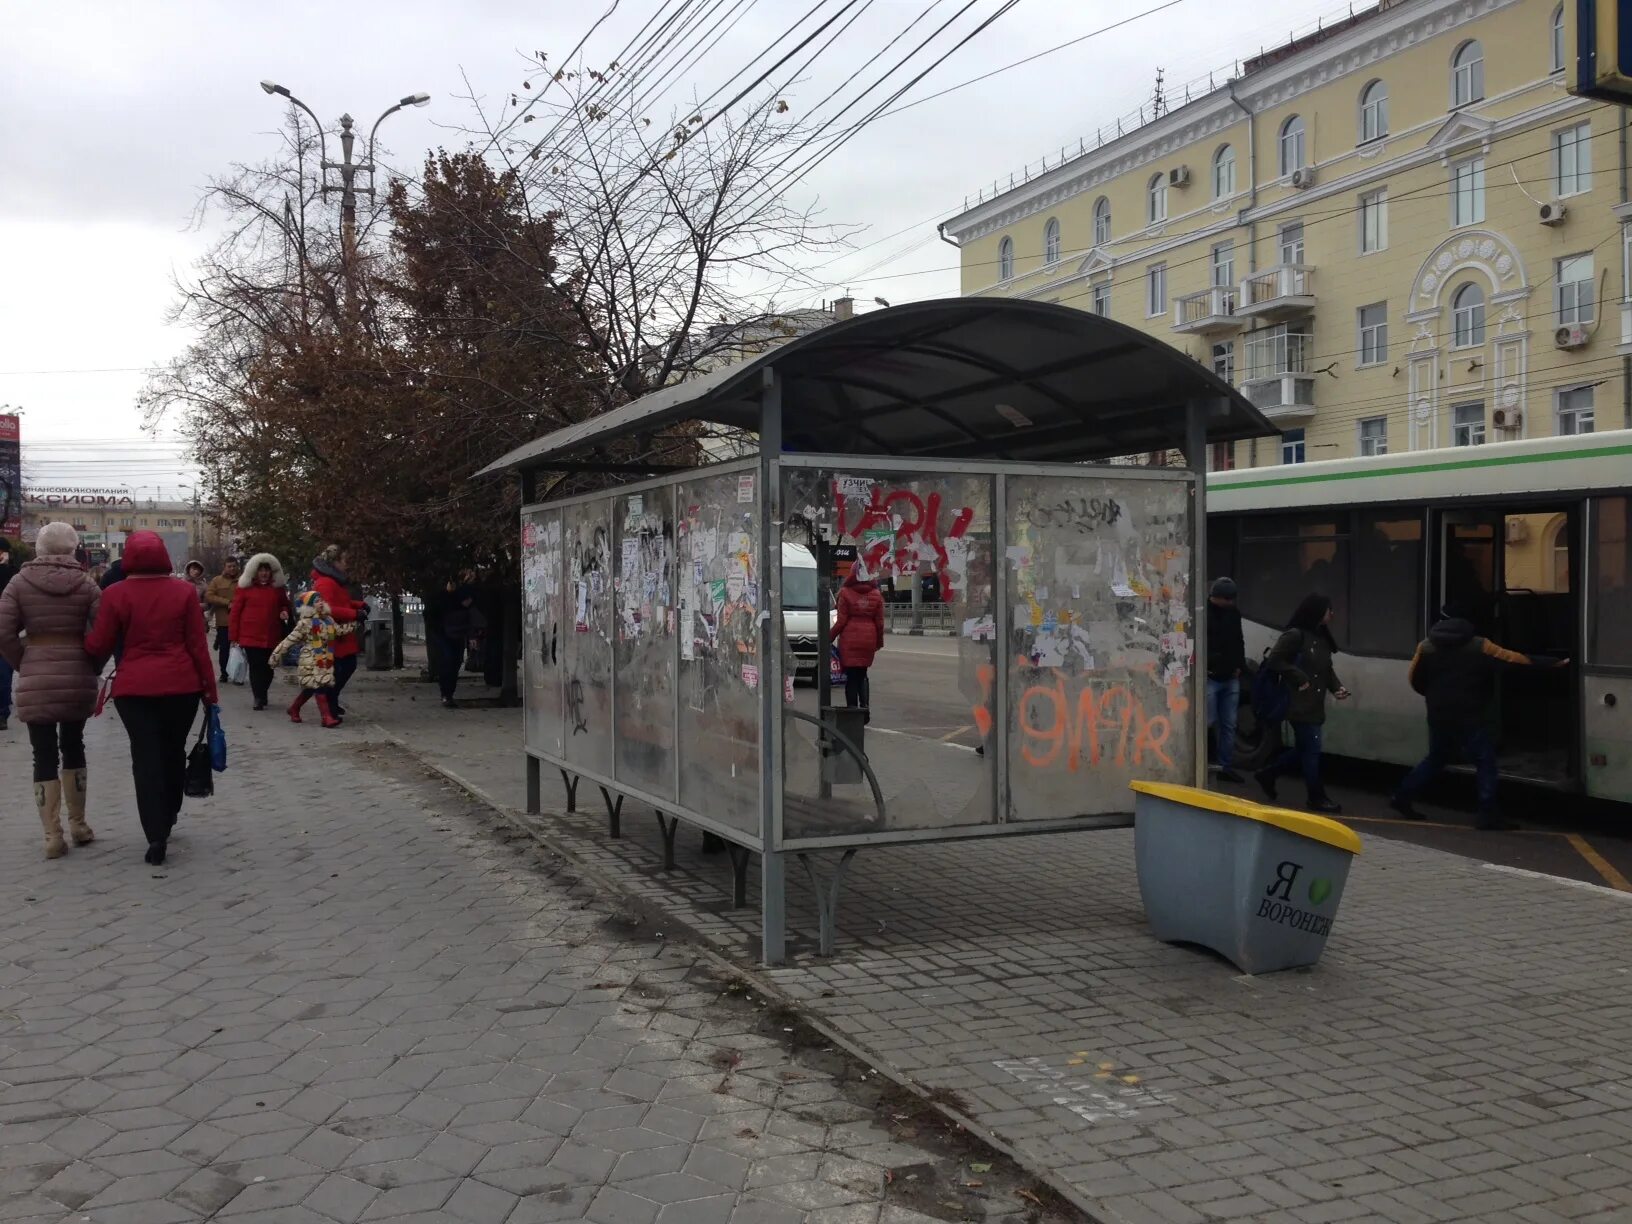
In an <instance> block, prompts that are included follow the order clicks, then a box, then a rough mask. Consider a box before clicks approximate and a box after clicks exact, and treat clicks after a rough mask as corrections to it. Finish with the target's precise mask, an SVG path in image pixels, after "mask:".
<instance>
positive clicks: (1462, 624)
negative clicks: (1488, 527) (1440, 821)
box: [1389, 608, 1570, 829]
mask: <svg viewBox="0 0 1632 1224" xmlns="http://www.w3.org/2000/svg"><path fill="white" fill-rule="evenodd" d="M1461 611H1462V609H1460V608H1456V609H1453V608H1446V609H1445V610H1444V613H1443V615H1444V618H1445V619H1443V620H1441V621H1440V622H1439V623H1438V624H1437V625H1435V626H1434V627H1433V628H1432V629H1430V630H1428V636H1427V637H1426V638H1424V639H1423V640H1422V641H1421V642H1419V643H1418V644H1417V651H1416V653H1415V654H1414V655H1412V656H1411V667H1410V670H1409V671H1407V672H1406V678H1407V679H1408V680H1409V681H1410V682H1411V687H1412V688H1414V689H1415V690H1416V691H1417V692H1419V693H1421V694H1422V697H1423V700H1424V701H1425V702H1426V704H1427V707H1428V755H1427V756H1425V757H1423V758H1422V760H1421V761H1419V762H1418V763H1417V766H1416V768H1414V769H1413V770H1412V771H1411V772H1410V773H1408V774H1407V775H1406V776H1405V780H1404V781H1403V782H1401V783H1400V789H1399V790H1397V791H1395V792H1394V795H1393V797H1392V798H1391V799H1390V800H1389V806H1390V807H1392V808H1393V809H1394V810H1395V811H1396V812H1398V813H1399V814H1400V815H1401V816H1404V817H1405V818H1406V819H1407V820H1421V819H1422V813H1421V812H1419V811H1417V810H1416V808H1414V807H1412V806H1411V801H1412V800H1413V799H1415V798H1416V797H1417V796H1418V795H1419V794H1421V793H1422V790H1423V788H1424V787H1426V786H1427V785H1428V784H1429V783H1430V782H1432V781H1433V780H1434V779H1435V778H1437V777H1438V776H1439V774H1440V772H1441V771H1442V770H1443V769H1444V768H1445V766H1446V765H1447V764H1448V763H1449V762H1450V761H1451V760H1453V759H1455V758H1456V757H1462V758H1463V759H1465V760H1468V761H1472V762H1473V767H1474V785H1475V788H1476V791H1477V794H1478V796H1479V801H1478V802H1479V806H1478V809H1477V813H1476V815H1475V816H1474V822H1473V823H1474V828H1476V829H1511V828H1514V827H1516V826H1514V825H1512V824H1509V823H1508V822H1506V821H1503V820H1502V819H1501V818H1500V817H1499V816H1498V815H1497V814H1496V779H1497V770H1496V739H1495V737H1494V736H1493V735H1492V734H1491V733H1490V730H1489V729H1488V728H1487V727H1486V725H1485V716H1486V712H1487V711H1488V710H1489V709H1490V706H1491V702H1492V700H1493V698H1494V697H1495V695H1496V673H1497V672H1498V671H1500V670H1501V669H1502V668H1504V667H1568V666H1569V662H1570V661H1569V660H1568V659H1555V658H1552V657H1549V656H1546V655H1527V654H1520V653H1519V652H1518V651H1516V650H1508V649H1506V648H1505V647H1502V646H1498V645H1497V644H1496V643H1495V642H1493V641H1491V640H1490V639H1489V638H1485V637H1480V636H1479V635H1478V634H1477V633H1476V632H1474V626H1473V622H1472V621H1471V620H1470V619H1468V617H1466V616H1464V615H1460V614H1459V613H1461Z"/></svg>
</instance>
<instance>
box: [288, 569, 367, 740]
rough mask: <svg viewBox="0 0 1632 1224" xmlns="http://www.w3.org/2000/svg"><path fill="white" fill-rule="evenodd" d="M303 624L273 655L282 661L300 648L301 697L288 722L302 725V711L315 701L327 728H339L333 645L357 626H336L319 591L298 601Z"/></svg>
mask: <svg viewBox="0 0 1632 1224" xmlns="http://www.w3.org/2000/svg"><path fill="white" fill-rule="evenodd" d="M298 607H299V610H300V621H299V622H298V623H297V624H296V625H295V627H294V630H293V631H292V632H291V633H290V634H289V636H288V637H286V638H284V639H283V641H281V642H279V643H278V644H277V645H276V646H274V647H273V648H272V653H273V654H274V655H276V656H277V657H278V658H280V659H281V658H283V656H284V652H285V651H288V650H291V649H293V648H294V647H296V646H298V647H300V664H299V674H300V696H299V697H296V698H295V701H294V704H293V705H291V706H290V707H289V721H290V722H297V723H298V722H299V721H300V708H301V707H302V706H303V705H305V704H306V703H307V702H308V701H310V700H311V699H312V698H313V697H315V698H317V711H318V713H319V714H321V715H322V716H323V725H324V726H325V727H338V726H339V725H340V720H339V718H337V717H336V716H335V713H334V705H333V701H334V697H333V694H334V656H335V649H334V646H333V645H332V643H333V642H334V641H335V639H337V638H340V639H344V638H345V636H346V635H347V634H350V633H354V632H355V631H356V629H357V625H356V624H355V622H354V623H352V624H349V625H341V624H337V623H336V622H335V620H334V617H333V616H332V615H331V611H330V608H329V605H328V603H327V601H325V600H324V598H323V596H321V595H319V594H318V593H317V592H316V591H307V592H306V593H305V594H304V595H302V596H301V597H300V599H299V601H298Z"/></svg>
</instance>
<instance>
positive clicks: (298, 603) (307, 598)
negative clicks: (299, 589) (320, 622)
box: [295, 591, 323, 616]
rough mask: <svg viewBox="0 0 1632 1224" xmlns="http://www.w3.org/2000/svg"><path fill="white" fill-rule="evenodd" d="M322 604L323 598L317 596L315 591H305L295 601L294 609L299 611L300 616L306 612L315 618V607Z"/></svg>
mask: <svg viewBox="0 0 1632 1224" xmlns="http://www.w3.org/2000/svg"><path fill="white" fill-rule="evenodd" d="M322 602H323V596H321V595H319V594H318V593H317V592H316V591H307V592H306V593H305V594H304V595H302V596H301V597H300V598H299V599H297V600H295V607H297V608H299V609H300V612H301V615H303V616H304V615H305V614H306V613H307V612H310V613H311V614H312V615H313V616H316V615H317V605H318V604H320V603H322Z"/></svg>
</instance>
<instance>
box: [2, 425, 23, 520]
mask: <svg viewBox="0 0 1632 1224" xmlns="http://www.w3.org/2000/svg"><path fill="white" fill-rule="evenodd" d="M22 534H23V450H22V420H21V418H19V417H18V416H17V415H16V414H15V413H9V412H8V413H4V414H0V535H3V536H5V537H7V538H8V539H16V538H17V537H18V536H20V535H22Z"/></svg>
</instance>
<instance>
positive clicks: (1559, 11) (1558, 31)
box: [1552, 4, 1564, 72]
mask: <svg viewBox="0 0 1632 1224" xmlns="http://www.w3.org/2000/svg"><path fill="white" fill-rule="evenodd" d="M1552 48H1553V59H1552V67H1553V71H1554V72H1563V71H1564V6H1563V5H1562V4H1561V5H1559V6H1558V7H1557V8H1555V9H1554V10H1553V29H1552Z"/></svg>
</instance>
